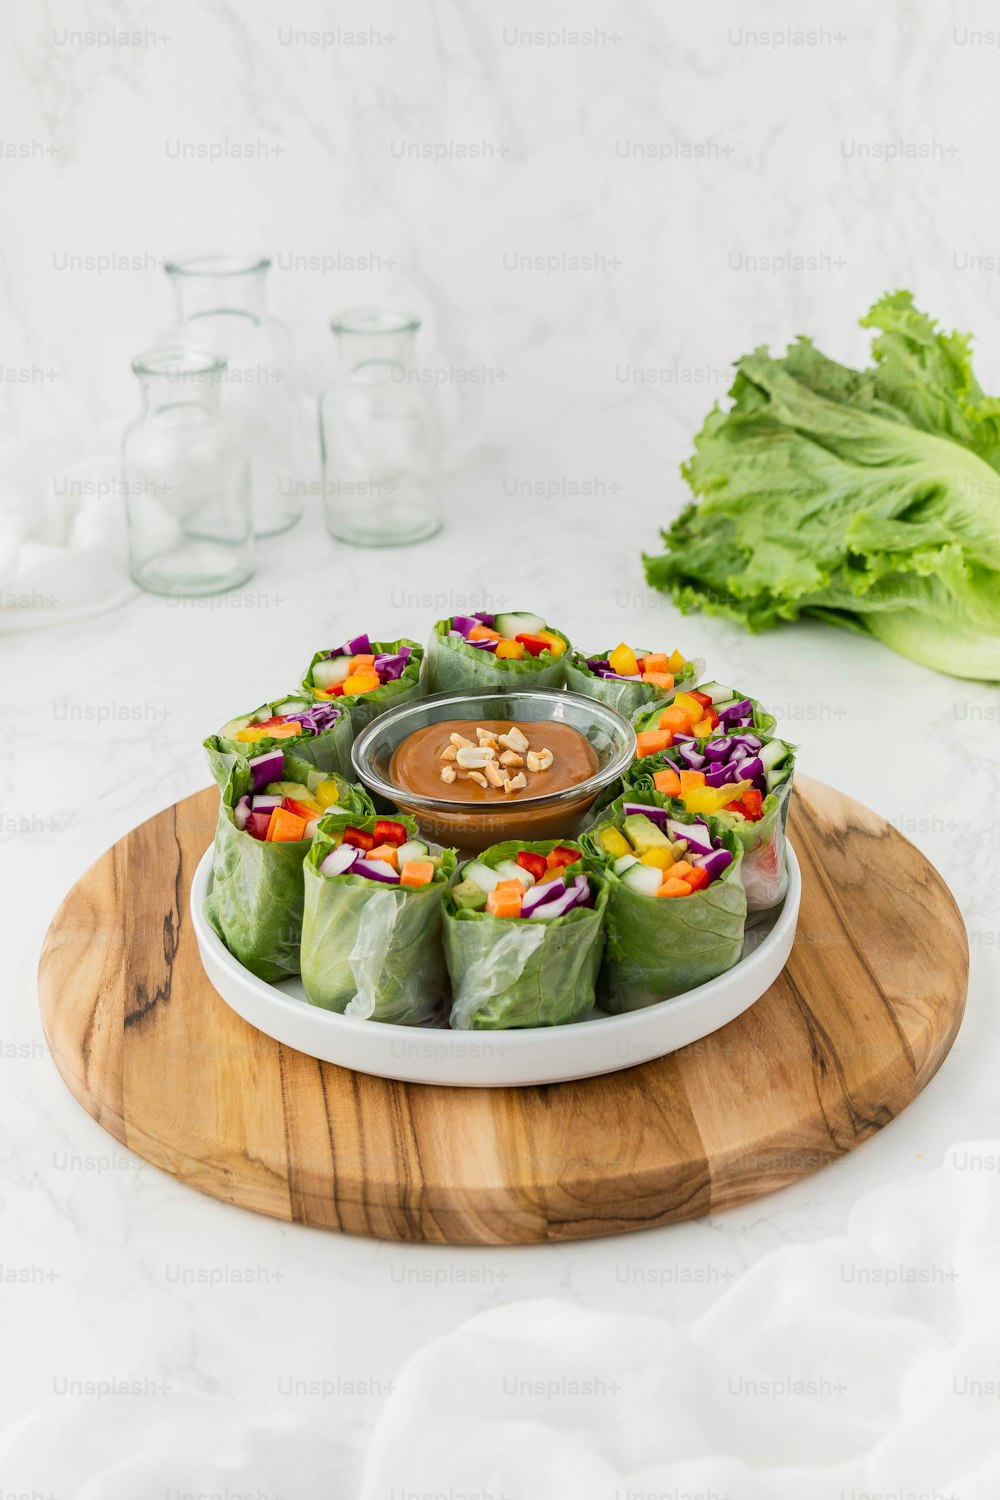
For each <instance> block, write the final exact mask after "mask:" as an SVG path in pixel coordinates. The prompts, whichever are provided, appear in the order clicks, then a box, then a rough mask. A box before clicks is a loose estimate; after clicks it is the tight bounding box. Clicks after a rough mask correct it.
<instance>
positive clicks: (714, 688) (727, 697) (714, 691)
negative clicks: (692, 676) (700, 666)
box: [698, 682, 740, 708]
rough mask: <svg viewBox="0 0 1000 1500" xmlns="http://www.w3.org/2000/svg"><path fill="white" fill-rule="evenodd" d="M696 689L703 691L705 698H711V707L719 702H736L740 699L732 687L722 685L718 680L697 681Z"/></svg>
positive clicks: (715, 706)
mask: <svg viewBox="0 0 1000 1500" xmlns="http://www.w3.org/2000/svg"><path fill="white" fill-rule="evenodd" d="M698 691H699V693H704V694H705V697H706V698H711V700H712V707H713V708H717V707H718V706H719V704H720V703H729V702H732V703H738V702H739V701H740V700H739V699H738V698H737V696H736V694H735V693H734V692H733V690H732V688H727V687H723V686H722V685H721V683H718V682H702V683H699V685H698Z"/></svg>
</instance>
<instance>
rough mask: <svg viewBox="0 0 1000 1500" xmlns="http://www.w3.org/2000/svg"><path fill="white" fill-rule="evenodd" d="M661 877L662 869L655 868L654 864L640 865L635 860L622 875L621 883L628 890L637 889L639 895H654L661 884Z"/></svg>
mask: <svg viewBox="0 0 1000 1500" xmlns="http://www.w3.org/2000/svg"><path fill="white" fill-rule="evenodd" d="M663 878H664V877H663V871H662V870H658V869H656V867H655V866H654V865H641V864H639V863H638V861H636V863H635V864H634V865H630V866H629V867H628V869H627V870H626V871H625V874H624V875H623V876H622V885H627V886H628V888H629V890H630V891H637V892H638V894H639V895H640V896H655V895H656V893H657V891H658V890H659V889H660V886H661V885H662V884H663Z"/></svg>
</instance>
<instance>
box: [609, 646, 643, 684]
mask: <svg viewBox="0 0 1000 1500" xmlns="http://www.w3.org/2000/svg"><path fill="white" fill-rule="evenodd" d="M608 666H609V667H610V668H611V670H612V672H617V673H618V676H619V677H634V676H635V675H636V673H637V672H638V670H639V663H638V662H637V661H636V657H635V652H634V651H632V650H630V649H629V647H628V646H626V644H625V642H624V641H622V642H621V643H620V644H619V645H617V646H616V647H615V649H614V650H613V651H612V653H611V655H610V656H609V657H608Z"/></svg>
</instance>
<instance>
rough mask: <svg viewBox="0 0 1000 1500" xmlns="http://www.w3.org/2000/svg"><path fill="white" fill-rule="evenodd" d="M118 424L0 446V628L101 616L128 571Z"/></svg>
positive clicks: (118, 595) (118, 598) (120, 594)
mask: <svg viewBox="0 0 1000 1500" xmlns="http://www.w3.org/2000/svg"><path fill="white" fill-rule="evenodd" d="M120 443H121V426H120V425H115V426H114V427H103V428H100V429H96V430H91V431H89V432H85V433H84V432H79V433H65V432H63V433H48V434H39V435H37V436H34V437H29V438H22V439H18V440H17V441H15V442H13V443H10V444H8V445H7V446H6V447H5V448H4V449H3V450H2V451H0V631H19V630H37V629H40V628H43V627H45V626H48V625H60V624H67V623H71V622H72V621H74V620H80V619H85V618H87V617H88V616H89V615H94V614H103V613H104V612H105V611H106V610H109V609H114V608H116V607H117V606H118V605H120V604H124V603H125V602H126V601H127V600H128V599H130V598H132V597H133V595H134V594H135V593H136V592H137V590H136V586H135V584H134V583H133V582H132V580H131V578H130V577H129V572H128V543H127V532H126V522H125V501H124V491H123V485H122V478H121V467H120V459H119V447H120Z"/></svg>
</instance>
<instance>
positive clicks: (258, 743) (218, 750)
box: [203, 693, 354, 787]
mask: <svg viewBox="0 0 1000 1500" xmlns="http://www.w3.org/2000/svg"><path fill="white" fill-rule="evenodd" d="M291 699H299V700H300V701H301V706H302V707H303V708H310V707H311V706H312V702H313V697H312V693H309V694H308V695H307V696H303V695H302V694H300V693H286V694H285V696H284V697H283V698H274V699H273V700H272V701H271V702H270V703H262V704H261V705H260V707H259V708H255V709H253V710H252V712H250V713H248V714H237V715H236V716H235V718H233V719H230V720H229V722H228V724H226V725H225V726H224V727H223V729H222V730H220V732H219V733H218V734H210V735H209V736H208V738H207V739H206V740H205V741H204V742H203V743H204V748H205V754H206V755H207V756H208V764H209V768H210V769H211V772H212V775H213V776H214V778H215V780H216V782H217V783H218V785H219V786H220V787H221V786H225V784H226V778H227V777H228V775H229V773H230V771H231V770H232V768H233V765H234V764H235V762H236V761H237V760H251V759H252V758H253V757H254V756H257V755H264V754H266V753H267V751H268V750H284V749H286V748H287V746H288V745H289V743H290V742H289V741H288V740H287V739H275V738H274V737H273V736H272V735H265V736H264V738H263V739H260V740H255V741H254V742H253V743H252V744H246V743H245V742H244V741H243V740H234V739H233V738H232V737H231V736H229V735H227V734H226V732H225V731H226V729H229V728H231V727H232V726H233V725H235V724H236V723H237V722H238V721H239V720H240V719H246V720H247V721H250V720H252V719H255V718H256V717H257V715H258V714H262V713H267V714H273V713H274V712H275V709H276V708H277V707H278V706H279V704H284V703H288V702H289V701H290V700H291ZM335 706H336V705H335ZM294 741H295V752H294V753H295V754H296V755H297V756H298V758H299V759H300V760H301V761H304V762H305V763H306V764H307V765H310V766H315V767H316V769H317V770H319V771H335V772H336V773H337V775H338V776H344V777H347V778H348V779H350V777H351V776H353V775H354V769H353V766H352V764H351V746H352V745H353V744H354V729H353V726H352V723H351V716H350V714H349V713H346V712H345V713H342V714H341V716H340V718H339V719H338V720H337V722H336V723H335V724H334V725H333V727H332V728H331V729H324V731H323V732H322V734H310V733H309V732H308V730H305V731H303V732H302V733H301V734H297V735H295V737H294ZM297 779H304V778H297Z"/></svg>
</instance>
